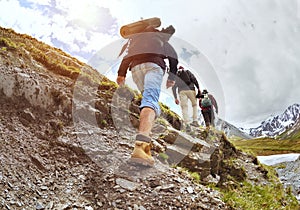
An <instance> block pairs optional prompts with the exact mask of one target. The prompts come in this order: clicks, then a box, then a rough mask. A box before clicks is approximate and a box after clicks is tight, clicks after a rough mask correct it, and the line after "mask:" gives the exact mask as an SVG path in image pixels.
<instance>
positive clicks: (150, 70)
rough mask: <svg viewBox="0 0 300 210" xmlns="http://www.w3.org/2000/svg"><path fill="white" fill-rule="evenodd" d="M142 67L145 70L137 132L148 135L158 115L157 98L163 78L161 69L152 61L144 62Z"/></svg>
mask: <svg viewBox="0 0 300 210" xmlns="http://www.w3.org/2000/svg"><path fill="white" fill-rule="evenodd" d="M144 67H145V68H146V69H147V72H146V74H145V77H144V91H143V98H142V102H141V105H140V109H141V113H140V125H139V133H140V134H144V135H146V136H149V134H150V132H151V129H152V126H153V123H154V120H155V118H156V117H158V116H159V115H160V107H159V104H158V100H159V95H160V90H161V83H162V80H163V70H162V69H161V68H160V67H159V66H158V65H156V64H154V63H145V64H144Z"/></svg>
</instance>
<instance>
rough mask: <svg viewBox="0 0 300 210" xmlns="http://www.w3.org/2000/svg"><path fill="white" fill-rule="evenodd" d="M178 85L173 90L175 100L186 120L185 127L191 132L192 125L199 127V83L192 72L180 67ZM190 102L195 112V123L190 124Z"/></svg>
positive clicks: (177, 78)
mask: <svg viewBox="0 0 300 210" xmlns="http://www.w3.org/2000/svg"><path fill="white" fill-rule="evenodd" d="M176 76H177V77H176V83H175V85H174V86H173V88H172V91H173V95H174V98H175V103H176V104H177V105H179V104H180V107H181V111H182V116H183V120H184V125H185V129H186V131H188V132H189V131H190V130H191V128H190V125H192V126H199V124H198V120H197V118H198V106H197V99H196V91H195V86H196V88H197V89H198V93H200V92H201V91H200V88H199V83H198V81H197V79H196V77H195V76H194V74H193V73H192V72H190V71H189V70H186V69H184V67H183V66H179V68H178V71H177V74H176ZM177 91H178V93H179V100H178V97H177ZM188 100H190V101H191V104H192V110H193V122H192V123H191V124H190V122H189V121H190V120H189V115H188Z"/></svg>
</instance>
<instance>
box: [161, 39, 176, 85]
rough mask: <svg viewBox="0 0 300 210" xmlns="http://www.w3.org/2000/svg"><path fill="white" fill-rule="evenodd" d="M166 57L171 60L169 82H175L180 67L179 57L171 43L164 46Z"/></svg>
mask: <svg viewBox="0 0 300 210" xmlns="http://www.w3.org/2000/svg"><path fill="white" fill-rule="evenodd" d="M164 49H165V56H166V58H168V60H169V67H170V71H169V77H168V80H172V81H175V76H176V73H177V65H178V56H177V53H176V51H175V49H174V48H173V47H172V46H171V45H170V43H168V42H166V43H165V44H164Z"/></svg>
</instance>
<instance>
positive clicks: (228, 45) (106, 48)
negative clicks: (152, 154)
mask: <svg viewBox="0 0 300 210" xmlns="http://www.w3.org/2000/svg"><path fill="white" fill-rule="evenodd" d="M0 14H1V16H0V26H2V27H5V28H12V29H13V30H15V31H16V32H18V33H24V34H28V35H30V36H33V37H35V38H37V39H38V40H40V41H43V42H45V43H47V44H49V45H51V46H55V47H58V48H60V49H62V50H63V51H65V52H67V53H69V54H70V55H72V56H74V57H76V58H78V59H79V60H81V61H84V62H86V63H88V64H90V65H93V66H95V68H97V69H98V68H100V69H98V70H99V71H100V72H101V73H103V74H105V75H107V76H108V77H109V78H110V79H112V80H115V78H116V70H117V68H118V62H119V61H120V59H119V58H118V54H119V51H120V47H121V46H122V44H123V43H124V41H126V40H124V39H123V38H122V37H121V36H120V34H119V30H120V27H121V26H122V25H125V24H128V23H131V22H135V21H137V20H140V19H141V18H144V19H146V18H151V17H159V18H160V19H161V22H162V27H167V26H169V25H173V26H174V27H175V29H176V32H175V34H174V36H173V37H172V38H171V43H172V45H174V46H176V47H175V49H176V51H177V53H178V54H179V62H180V64H182V65H184V66H185V67H186V68H187V69H190V70H191V71H192V72H193V73H194V74H195V75H196V77H197V79H198V80H199V83H200V87H201V89H204V88H206V89H208V90H209V92H211V93H212V94H213V95H214V96H215V98H216V99H217V101H218V104H219V110H220V117H221V118H223V119H225V120H226V121H228V122H230V123H232V124H234V125H236V126H238V127H244V128H249V127H256V126H258V125H259V124H260V123H261V122H262V121H263V120H265V119H266V118H267V117H269V116H271V115H277V114H280V113H282V112H283V111H284V110H285V109H286V108H287V107H288V106H289V105H292V104H294V103H300V94H299V93H300V83H299V78H300V59H299V56H300V45H299V41H300V0H287V1H282V0H251V1H249V0H185V1H183V0H172V1H170V0H85V1H71V0H0ZM127 81H128V84H131V83H130V77H129V78H128V80H127ZM161 101H162V102H165V103H167V105H169V106H170V107H171V108H172V109H174V110H175V111H176V112H180V108H179V106H176V105H175V103H174V100H173V98H172V94H171V92H170V90H164V89H163V91H162V96H161Z"/></svg>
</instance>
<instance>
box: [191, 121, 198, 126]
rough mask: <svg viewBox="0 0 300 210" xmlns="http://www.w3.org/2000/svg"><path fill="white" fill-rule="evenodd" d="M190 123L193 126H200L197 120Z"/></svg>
mask: <svg viewBox="0 0 300 210" xmlns="http://www.w3.org/2000/svg"><path fill="white" fill-rule="evenodd" d="M191 125H192V126H195V127H199V126H200V125H199V124H198V122H197V121H193V122H192V123H191Z"/></svg>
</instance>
